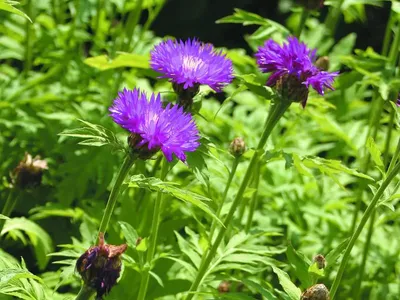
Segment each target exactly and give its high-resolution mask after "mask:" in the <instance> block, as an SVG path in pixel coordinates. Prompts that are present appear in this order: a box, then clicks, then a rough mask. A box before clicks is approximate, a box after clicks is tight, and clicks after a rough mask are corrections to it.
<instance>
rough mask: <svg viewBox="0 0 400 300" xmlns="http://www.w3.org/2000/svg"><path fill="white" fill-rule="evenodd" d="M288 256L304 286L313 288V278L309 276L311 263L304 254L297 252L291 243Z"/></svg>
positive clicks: (287, 252)
mask: <svg viewBox="0 0 400 300" xmlns="http://www.w3.org/2000/svg"><path fill="white" fill-rule="evenodd" d="M286 256H287V258H288V261H289V263H290V264H291V266H292V267H293V269H294V271H295V274H296V276H297V278H299V280H300V281H301V283H302V286H303V287H304V288H307V287H309V286H311V284H312V283H311V278H310V276H309V274H308V269H309V267H310V261H309V260H308V259H307V258H306V257H305V256H304V255H303V254H302V253H299V252H297V251H296V250H295V249H294V248H293V246H292V244H291V243H289V244H288V247H287V251H286Z"/></svg>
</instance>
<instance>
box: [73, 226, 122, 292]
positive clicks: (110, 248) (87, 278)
mask: <svg viewBox="0 0 400 300" xmlns="http://www.w3.org/2000/svg"><path fill="white" fill-rule="evenodd" d="M127 247H128V246H127V245H126V244H122V245H119V246H115V245H109V244H105V242H104V234H103V233H100V234H99V244H98V246H93V247H90V248H89V249H88V250H86V252H85V253H84V254H82V255H81V257H79V258H78V260H77V262H76V269H77V271H78V272H79V274H80V275H81V277H82V280H83V282H84V284H85V285H86V286H88V287H90V288H92V289H94V290H95V291H96V292H97V296H96V297H97V298H96V299H102V297H103V295H107V294H108V293H109V292H110V290H111V288H112V287H113V286H114V285H115V284H116V282H117V280H118V278H119V275H120V272H121V265H122V261H121V255H122V253H124V252H125V250H126V248H127Z"/></svg>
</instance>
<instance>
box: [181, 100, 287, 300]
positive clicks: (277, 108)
mask: <svg viewBox="0 0 400 300" xmlns="http://www.w3.org/2000/svg"><path fill="white" fill-rule="evenodd" d="M290 104H291V103H290V102H287V101H280V102H278V103H277V104H276V105H274V106H273V107H272V108H271V111H270V113H269V115H268V118H267V121H266V125H265V128H264V132H263V134H262V136H261V139H260V141H259V143H258V146H257V149H256V150H255V151H254V154H253V157H252V158H251V160H250V163H249V165H248V167H247V171H246V174H245V175H244V178H243V181H242V184H241V185H240V187H239V190H238V192H237V194H236V197H235V199H234V200H233V202H232V205H231V208H230V210H229V212H228V214H227V215H226V217H225V220H224V222H223V225H224V226H222V227H220V229H219V232H218V235H217V237H216V239H215V241H214V243H213V245H212V247H211V248H210V251H209V252H208V253H207V252H205V253H204V254H203V255H207V256H206V258H205V259H204V263H202V264H201V265H200V268H199V270H198V272H197V276H196V278H195V280H194V282H193V284H192V286H191V287H190V289H189V294H188V296H187V298H186V300H190V299H192V298H193V297H194V295H195V292H196V291H197V289H198V288H199V286H200V285H201V283H202V282H203V280H204V278H205V276H206V273H207V269H208V267H209V266H210V263H211V261H212V259H213V258H214V256H215V254H216V252H217V249H218V247H219V245H220V243H221V241H222V240H223V238H224V236H225V232H226V230H227V229H228V227H229V224H230V223H231V220H232V218H233V215H234V214H235V212H236V210H237V208H238V206H239V204H240V202H241V200H242V198H243V194H244V192H245V191H246V188H247V186H248V184H249V181H250V178H251V176H252V174H253V170H254V168H255V167H256V165H257V164H258V162H259V157H260V155H261V152H262V150H263V148H264V146H265V144H266V142H267V140H268V137H269V136H270V134H271V132H272V129H273V128H274V127H275V125H276V124H277V123H278V121H279V119H280V118H281V117H282V116H283V114H284V113H285V111H286V110H287V109H288V108H289V106H290Z"/></svg>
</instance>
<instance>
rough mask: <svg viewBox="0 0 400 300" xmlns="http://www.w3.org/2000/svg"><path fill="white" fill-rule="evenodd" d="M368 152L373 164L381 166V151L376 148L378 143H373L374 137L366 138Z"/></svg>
mask: <svg viewBox="0 0 400 300" xmlns="http://www.w3.org/2000/svg"><path fill="white" fill-rule="evenodd" d="M366 147H367V149H368V151H369V153H370V154H371V157H372V159H373V161H374V162H375V164H376V165H377V166H378V167H383V161H382V158H381V157H382V153H381V151H380V150H379V148H378V145H377V144H376V143H375V141H374V139H373V138H372V137H368V140H367V145H366Z"/></svg>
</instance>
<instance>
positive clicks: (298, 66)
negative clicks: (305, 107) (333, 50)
mask: <svg viewBox="0 0 400 300" xmlns="http://www.w3.org/2000/svg"><path fill="white" fill-rule="evenodd" d="M255 57H256V59H257V64H258V65H259V67H260V69H261V71H263V72H264V73H269V72H271V73H272V74H271V76H270V77H269V79H268V81H267V85H268V86H275V85H276V83H277V82H278V81H279V80H281V79H282V78H284V77H286V78H289V77H290V78H296V79H297V81H299V83H301V84H302V85H304V86H305V87H307V88H308V87H310V86H311V87H312V88H314V89H315V90H316V91H317V92H318V93H319V94H320V95H323V94H324V89H325V88H328V89H331V90H333V87H332V84H333V81H334V79H335V77H336V76H337V75H338V74H339V72H326V71H322V70H320V69H319V68H318V67H317V66H316V65H315V60H316V50H315V49H314V50H310V49H308V48H307V46H306V44H304V43H302V42H299V41H298V40H297V38H296V37H289V38H288V42H287V43H285V44H283V45H282V46H280V45H279V44H278V43H277V42H275V41H273V40H271V39H270V40H267V41H266V42H265V44H264V46H263V47H260V48H259V49H258V51H257V53H256V54H255ZM306 100H307V99H305V101H306Z"/></svg>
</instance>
